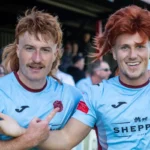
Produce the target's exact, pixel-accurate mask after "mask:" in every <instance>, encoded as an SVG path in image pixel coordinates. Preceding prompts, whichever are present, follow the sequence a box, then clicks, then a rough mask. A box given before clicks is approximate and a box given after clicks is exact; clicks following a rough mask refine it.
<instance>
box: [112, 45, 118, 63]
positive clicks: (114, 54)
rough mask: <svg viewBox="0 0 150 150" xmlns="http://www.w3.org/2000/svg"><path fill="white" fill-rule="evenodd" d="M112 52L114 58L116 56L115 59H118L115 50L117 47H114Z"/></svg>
mask: <svg viewBox="0 0 150 150" xmlns="http://www.w3.org/2000/svg"><path fill="white" fill-rule="evenodd" d="M112 54H113V58H114V60H117V59H116V52H115V48H112Z"/></svg>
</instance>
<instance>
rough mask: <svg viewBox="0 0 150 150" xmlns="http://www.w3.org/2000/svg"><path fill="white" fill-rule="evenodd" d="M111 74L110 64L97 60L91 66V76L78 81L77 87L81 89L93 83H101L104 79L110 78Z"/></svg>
mask: <svg viewBox="0 0 150 150" xmlns="http://www.w3.org/2000/svg"><path fill="white" fill-rule="evenodd" d="M110 74H111V71H110V66H109V64H108V63H107V62H105V61H100V60H96V61H95V62H93V63H92V64H90V66H89V77H87V78H85V79H81V80H80V81H78V82H77V84H76V87H77V88H79V89H80V90H81V91H84V89H85V88H86V87H87V86H89V85H92V84H99V83H100V82H101V81H102V80H103V79H108V78H109V76H110Z"/></svg>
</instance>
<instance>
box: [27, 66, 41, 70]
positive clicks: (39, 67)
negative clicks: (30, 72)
mask: <svg viewBox="0 0 150 150" xmlns="http://www.w3.org/2000/svg"><path fill="white" fill-rule="evenodd" d="M29 68H31V69H37V70H39V69H42V68H43V67H41V66H29Z"/></svg>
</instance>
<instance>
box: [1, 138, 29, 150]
mask: <svg viewBox="0 0 150 150" xmlns="http://www.w3.org/2000/svg"><path fill="white" fill-rule="evenodd" d="M30 148H31V145H30V144H27V143H25V141H23V139H20V138H16V139H13V140H9V141H0V150H27V149H30Z"/></svg>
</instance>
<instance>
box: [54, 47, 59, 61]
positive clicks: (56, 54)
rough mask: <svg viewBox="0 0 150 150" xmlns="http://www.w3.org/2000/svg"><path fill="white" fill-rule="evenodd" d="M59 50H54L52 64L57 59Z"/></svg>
mask: <svg viewBox="0 0 150 150" xmlns="http://www.w3.org/2000/svg"><path fill="white" fill-rule="evenodd" d="M59 50H60V49H58V48H57V49H56V50H55V52H54V59H53V62H54V61H55V60H56V58H57V56H58V53H59Z"/></svg>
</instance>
